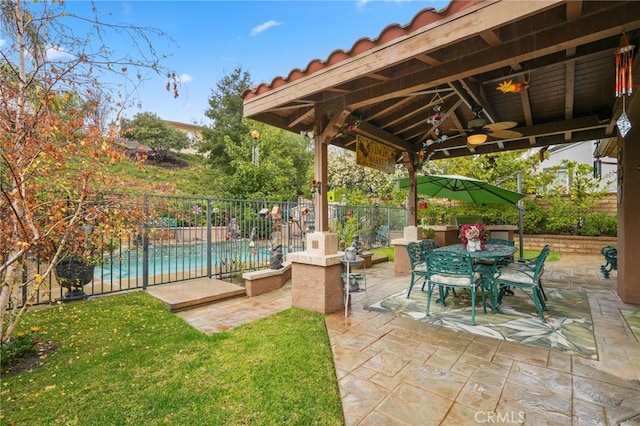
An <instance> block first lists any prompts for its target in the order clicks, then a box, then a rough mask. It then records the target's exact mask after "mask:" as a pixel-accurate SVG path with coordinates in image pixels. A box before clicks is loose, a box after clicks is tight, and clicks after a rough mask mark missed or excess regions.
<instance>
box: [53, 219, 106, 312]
mask: <svg viewBox="0 0 640 426" xmlns="http://www.w3.org/2000/svg"><path fill="white" fill-rule="evenodd" d="M93 231H94V225H93V224H90V223H85V224H84V225H81V226H79V227H77V228H75V229H71V230H67V234H66V237H65V238H63V240H62V241H63V247H62V250H61V255H60V257H59V260H58V262H57V263H56V268H55V271H56V278H57V280H58V284H59V285H60V287H63V288H65V289H66V290H67V291H66V293H65V294H64V295H63V297H62V300H78V299H84V298H86V297H87V295H86V294H85V292H84V289H83V287H84V286H85V285H86V284H89V283H90V282H91V280H93V272H94V270H95V267H96V265H97V264H99V263H100V262H101V261H102V259H101V256H99V255H98V254H97V253H98V252H101V250H99V248H98V246H97V245H96V244H94V243H93V237H94V235H93Z"/></svg>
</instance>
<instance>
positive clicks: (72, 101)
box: [0, 0, 177, 343]
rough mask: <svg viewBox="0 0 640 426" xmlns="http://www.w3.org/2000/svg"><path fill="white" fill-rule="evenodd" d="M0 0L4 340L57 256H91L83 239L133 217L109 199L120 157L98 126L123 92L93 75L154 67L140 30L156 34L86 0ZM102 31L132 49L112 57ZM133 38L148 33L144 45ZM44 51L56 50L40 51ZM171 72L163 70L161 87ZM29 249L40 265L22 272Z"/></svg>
mask: <svg viewBox="0 0 640 426" xmlns="http://www.w3.org/2000/svg"><path fill="white" fill-rule="evenodd" d="M0 8H1V9H2V14H1V15H0V16H1V18H0V30H1V32H0V37H2V38H3V39H8V41H7V43H6V45H5V46H3V48H2V51H1V53H0V55H1V56H0V64H1V65H0V104H1V105H2V107H1V108H0V128H2V131H1V132H0V324H2V340H1V341H2V343H6V342H8V341H9V339H10V337H11V335H12V333H13V331H14V330H15V327H16V325H17V324H18V323H19V321H20V318H21V317H22V315H23V314H24V312H25V311H26V310H27V308H28V307H29V306H30V304H31V303H32V302H33V301H34V300H35V297H36V296H37V294H38V290H39V289H40V286H41V284H42V283H43V282H46V281H45V280H46V279H47V277H48V276H49V275H50V274H51V272H52V271H53V270H54V268H55V265H56V264H57V262H58V259H60V258H61V256H63V255H64V254H65V253H67V254H71V255H74V256H77V257H83V256H91V253H86V249H90V248H96V249H98V250H99V249H100V248H101V247H102V246H101V243H100V241H103V242H107V244H108V242H109V240H110V238H111V237H115V236H116V234H117V232H118V230H119V229H123V227H122V226H118V225H119V224H127V222H128V221H130V220H135V211H134V210H135V209H133V208H132V209H130V210H128V211H126V212H123V211H118V210H117V209H112V206H113V201H114V197H113V196H109V193H111V192H112V191H115V190H117V189H118V188H123V186H122V185H119V182H118V181H117V178H116V177H114V176H113V175H112V174H109V173H105V172H104V170H105V166H107V165H108V164H109V163H114V162H117V161H119V160H120V158H121V152H120V151H119V150H118V149H117V147H118V146H117V145H116V144H114V135H112V134H105V133H103V130H104V129H107V128H110V127H111V126H109V125H107V124H106V123H105V122H104V120H106V119H107V118H106V117H107V116H108V117H110V119H111V120H114V121H117V119H118V114H119V112H120V111H122V109H123V108H125V107H126V106H127V105H128V102H129V101H128V99H130V98H129V96H128V94H127V93H111V92H109V91H107V90H106V89H107V88H106V87H104V86H101V85H99V84H98V83H97V81H98V77H101V76H104V75H107V74H108V73H111V74H115V75H116V77H120V78H123V79H127V80H128V81H132V82H134V83H135V84H137V83H136V82H139V81H141V75H142V74H141V73H142V72H143V71H144V70H147V71H151V72H163V73H164V70H163V69H162V68H161V67H160V65H159V61H160V60H161V58H160V57H158V56H157V55H156V54H155V49H154V47H153V46H152V44H151V40H150V37H153V36H158V37H163V36H164V35H163V34H162V33H161V32H158V31H156V30H153V29H151V28H145V29H140V28H138V27H135V26H127V25H113V24H108V23H104V22H103V21H101V18H100V16H99V15H98V12H97V8H96V7H94V8H93V9H92V10H93V13H94V15H93V16H89V17H79V16H75V15H73V14H69V13H65V9H64V4H63V3H62V2H60V3H51V2H27V1H24V2H23V1H10V0H3V1H2V2H0ZM70 19H78V20H82V22H83V25H85V26H88V27H89V28H90V29H89V30H88V32H89V33H88V34H86V35H83V36H79V35H75V34H74V33H73V32H71V31H69V28H70V26H69V25H68V22H69V20H70ZM112 31H113V32H116V33H117V34H118V36H121V37H126V36H129V37H130V40H131V43H130V44H131V45H132V46H137V47H138V49H140V50H139V52H140V57H141V58H142V59H138V58H135V57H132V56H129V55H124V56H119V59H117V60H113V59H112V58H111V56H109V54H110V52H112V50H111V49H110V48H108V47H107V46H106V45H104V44H102V43H101V42H102V41H105V40H108V36H107V34H108V33H109V32H112ZM139 40H144V41H147V42H148V45H147V48H146V49H143V48H142V46H140V45H139V44H138V43H139ZM52 51H56V52H57V53H58V54H57V55H48V53H50V52H52ZM129 75H133V77H129ZM174 75H175V74H173V73H169V74H168V76H169V78H170V81H169V83H168V84H169V88H171V87H172V85H171V80H172V76H174ZM173 81H174V83H175V80H173ZM135 84H134V86H133V87H135ZM129 87H131V86H130V85H129ZM173 88H174V90H177V86H176V85H175V84H174V85H173ZM99 99H103V100H108V101H105V102H104V103H103V104H111V106H112V111H111V114H105V115H102V114H96V113H94V112H95V110H96V108H97V104H96V102H98V100H99ZM112 99H119V101H118V102H114V101H112ZM98 121H100V123H98ZM89 228H91V229H93V232H88V231H87V230H88V229H89ZM94 237H95V238H94ZM90 251H91V250H90ZM34 258H37V259H39V260H40V261H42V262H43V264H44V268H43V269H41V270H40V271H41V272H40V273H39V274H34V273H33V271H32V270H31V272H30V273H29V274H28V281H27V282H22V271H23V268H24V270H29V268H31V267H32V259H34ZM18 290H21V291H18ZM20 293H22V294H26V303H24V304H22V303H20V301H19V300H18V299H17V297H19V296H20V295H21V294H20Z"/></svg>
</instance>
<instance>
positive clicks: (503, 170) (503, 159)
mask: <svg viewBox="0 0 640 426" xmlns="http://www.w3.org/2000/svg"><path fill="white" fill-rule="evenodd" d="M433 163H434V165H435V167H436V172H437V173H440V174H450V175H452V174H455V175H462V176H468V177H472V178H475V179H480V180H484V181H486V182H489V183H491V184H496V183H498V182H499V183H500V186H501V187H503V188H506V189H509V190H511V191H517V190H518V185H517V178H516V173H517V172H521V173H522V192H523V193H525V194H535V193H539V192H540V190H541V188H544V187H546V186H547V185H548V184H549V183H550V182H552V180H553V175H552V174H550V173H548V172H543V171H541V170H539V164H540V157H539V156H537V155H527V151H523V150H519V151H508V152H503V153H498V154H487V155H474V156H469V157H457V158H455V159H451V160H435V161H433Z"/></svg>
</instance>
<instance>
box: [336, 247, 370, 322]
mask: <svg viewBox="0 0 640 426" xmlns="http://www.w3.org/2000/svg"><path fill="white" fill-rule="evenodd" d="M341 262H342V264H343V265H344V273H343V274H342V283H343V288H344V316H345V318H346V317H347V315H348V309H349V295H350V294H351V293H359V292H361V291H364V292H366V291H367V278H366V275H365V273H364V258H362V257H359V256H356V260H348V259H346V258H342V259H341ZM360 266H362V267H363V269H362V272H351V268H357V267H360ZM352 286H353V287H354V288H353V289H352Z"/></svg>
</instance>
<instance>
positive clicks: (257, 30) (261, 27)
mask: <svg viewBox="0 0 640 426" xmlns="http://www.w3.org/2000/svg"><path fill="white" fill-rule="evenodd" d="M278 25H282V23H280V22H276V21H274V20H271V21H267V22H265V23H264V24H260V25H258V26H257V27H254V28H253V29H252V30H251V35H252V36H257V35H258V34H260V33H261V32H263V31H266V30H268V29H269V28H271V27H277V26H278Z"/></svg>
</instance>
